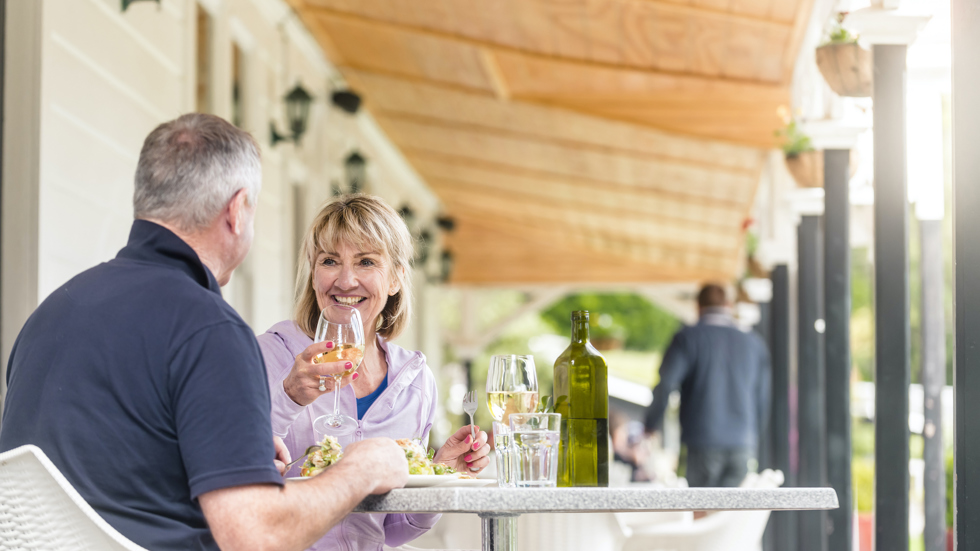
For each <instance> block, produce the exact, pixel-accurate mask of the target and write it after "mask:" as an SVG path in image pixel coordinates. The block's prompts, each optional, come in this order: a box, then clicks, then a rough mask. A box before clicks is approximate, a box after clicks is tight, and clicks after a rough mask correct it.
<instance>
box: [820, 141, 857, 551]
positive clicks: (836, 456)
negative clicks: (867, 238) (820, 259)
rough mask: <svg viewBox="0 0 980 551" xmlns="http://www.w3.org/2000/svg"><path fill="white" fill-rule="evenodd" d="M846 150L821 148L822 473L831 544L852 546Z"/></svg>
mask: <svg viewBox="0 0 980 551" xmlns="http://www.w3.org/2000/svg"><path fill="white" fill-rule="evenodd" d="M849 162H850V151H849V150H847V149H828V150H825V151H824V312H825V314H826V318H825V321H826V332H825V334H824V358H825V362H826V371H825V373H826V393H827V394H826V398H827V404H826V407H827V409H826V415H827V479H828V481H829V482H830V485H831V487H833V488H834V490H835V491H836V492H837V499H838V500H839V501H840V508H838V509H834V510H832V511H829V512H828V513H827V520H828V526H827V528H828V532H829V533H828V536H827V542H828V546H829V548H830V549H833V550H835V551H837V550H840V551H845V550H848V549H850V548H851V546H852V543H853V542H852V532H853V531H852V529H851V523H852V519H851V244H850V234H849V232H850V208H851V202H850V198H849V193H848V180H849V178H848V164H849Z"/></svg>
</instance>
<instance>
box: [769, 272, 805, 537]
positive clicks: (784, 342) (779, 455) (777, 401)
mask: <svg viewBox="0 0 980 551" xmlns="http://www.w3.org/2000/svg"><path fill="white" fill-rule="evenodd" d="M770 277H771V279H772V302H770V319H771V323H772V327H771V329H770V338H771V340H770V343H771V344H770V348H769V352H770V354H771V355H772V359H771V360H772V408H771V413H770V419H769V434H770V442H771V448H770V457H771V459H772V464H771V465H770V466H771V468H773V469H779V470H780V471H782V472H783V476H784V477H785V483H784V486H787V487H793V486H795V485H796V477H795V475H794V472H793V469H792V466H791V465H790V437H789V435H790V430H791V428H792V425H791V417H790V409H789V404H790V385H789V383H790V363H791V359H790V331H789V328H790V293H789V268H788V267H787V266H786V265H785V264H781V265H779V266H776V267H775V268H773V270H772V275H771V276H770ZM796 520H797V519H796V512H795V511H773V512H772V514H771V515H770V516H769V525H768V527H767V528H766V533H767V538H771V539H770V540H769V541H770V542H771V547H770V550H772V551H778V550H783V549H794V548H795V547H796ZM770 534H771V535H770Z"/></svg>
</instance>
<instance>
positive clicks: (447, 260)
mask: <svg viewBox="0 0 980 551" xmlns="http://www.w3.org/2000/svg"><path fill="white" fill-rule="evenodd" d="M440 261H441V262H440V263H439V264H440V266H439V267H440V274H439V275H440V276H441V279H442V282H443V283H448V282H449V276H451V275H452V273H453V253H452V251H449V250H444V251H442V258H441V259H440Z"/></svg>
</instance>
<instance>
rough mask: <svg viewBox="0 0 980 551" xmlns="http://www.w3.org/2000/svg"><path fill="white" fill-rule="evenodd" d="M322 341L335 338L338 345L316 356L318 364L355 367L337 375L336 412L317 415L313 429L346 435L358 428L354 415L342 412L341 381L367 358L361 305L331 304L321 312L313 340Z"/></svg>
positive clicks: (335, 434) (324, 432)
mask: <svg viewBox="0 0 980 551" xmlns="http://www.w3.org/2000/svg"><path fill="white" fill-rule="evenodd" d="M322 341H332V342H333V345H334V347H333V348H332V349H330V351H328V352H324V353H323V354H320V355H319V356H317V357H316V358H314V359H313V362H314V363H328V362H341V361H348V362H350V363H351V368H350V369H347V370H345V371H341V372H340V373H337V374H335V375H333V380H334V385H333V388H334V390H333V395H334V396H333V413H330V414H327V415H321V416H320V417H317V418H316V420H314V421H313V430H314V431H316V432H317V434H318V435H322V434H329V435H332V436H344V435H347V434H350V433H352V432H354V430H355V429H357V421H356V420H355V419H354V418H352V417H350V416H348V415H344V414H342V413H340V381H341V379H343V378H344V377H347V376H350V375H351V374H353V373H354V372H355V371H357V368H358V367H360V365H361V362H362V361H363V360H364V346H365V343H364V324H363V323H362V322H361V313H360V312H359V311H358V310H357V308H353V307H351V306H345V305H343V304H330V305H328V306H327V307H326V308H324V309H323V310H322V311H320V320H319V321H318V322H317V325H316V334H315V335H314V336H313V342H322ZM321 384H322V383H321Z"/></svg>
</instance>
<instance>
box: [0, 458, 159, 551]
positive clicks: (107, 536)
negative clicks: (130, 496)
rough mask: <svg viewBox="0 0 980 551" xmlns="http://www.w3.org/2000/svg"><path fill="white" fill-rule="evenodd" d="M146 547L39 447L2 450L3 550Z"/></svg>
mask: <svg viewBox="0 0 980 551" xmlns="http://www.w3.org/2000/svg"><path fill="white" fill-rule="evenodd" d="M23 549H30V550H32V551H48V550H51V551H63V550H66V549H71V550H73V551H74V550H78V551H86V550H91V551H146V550H144V549H143V548H142V547H140V546H138V545H136V544H134V543H133V542H131V541H129V540H128V539H126V537H124V536H123V535H122V534H120V533H119V532H117V531H116V529H115V528H113V527H112V526H109V523H107V522H106V521H105V520H103V519H102V517H100V516H99V514H98V513H96V512H95V510H94V509H92V507H91V506H90V505H89V504H88V503H85V500H84V499H82V496H81V495H79V494H78V492H77V491H75V489H74V488H72V486H71V483H69V482H68V480H67V479H66V478H65V477H64V475H62V474H61V472H59V471H58V468H57V467H55V465H54V463H52V462H51V460H50V459H48V458H47V456H45V455H44V452H42V451H41V449H40V448H38V447H37V446H21V447H19V448H17V449H14V450H10V451H8V452H5V453H2V454H0V551H7V550H10V551H14V550H18V551H19V550H23Z"/></svg>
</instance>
